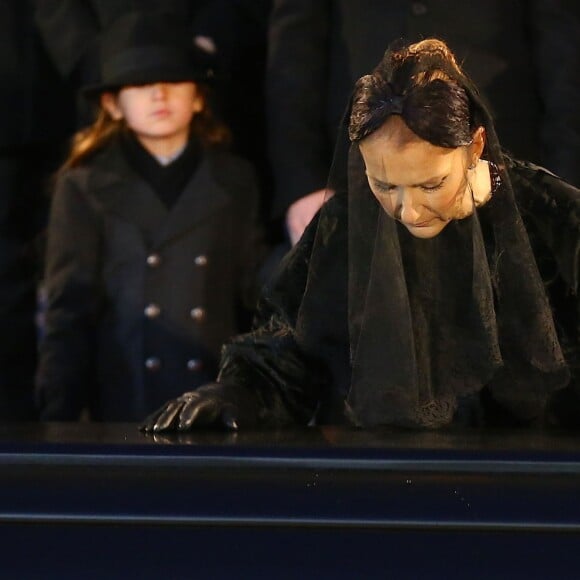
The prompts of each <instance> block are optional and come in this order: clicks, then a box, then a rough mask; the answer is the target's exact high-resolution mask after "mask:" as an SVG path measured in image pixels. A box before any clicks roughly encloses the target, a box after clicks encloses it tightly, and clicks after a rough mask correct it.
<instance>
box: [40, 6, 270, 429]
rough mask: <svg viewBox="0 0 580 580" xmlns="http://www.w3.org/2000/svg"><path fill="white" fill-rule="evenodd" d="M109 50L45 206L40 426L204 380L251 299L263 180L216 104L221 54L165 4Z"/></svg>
mask: <svg viewBox="0 0 580 580" xmlns="http://www.w3.org/2000/svg"><path fill="white" fill-rule="evenodd" d="M102 50H103V58H102V62H103V71H102V72H103V74H102V77H101V80H100V82H99V83H98V84H97V85H93V86H88V87H86V89H85V92H86V94H87V95H89V96H90V97H91V98H96V99H98V101H99V102H100V111H99V114H98V117H97V119H96V121H95V123H94V124H93V125H92V126H90V127H89V128H87V129H86V130H85V131H82V132H80V133H79V134H78V135H77V137H76V140H75V143H74V146H73V150H72V152H71V155H70V157H69V159H68V161H67V162H66V164H65V165H64V167H63V169H62V170H61V172H60V175H59V178H58V182H57V185H56V191H55V194H54V199H53V205H52V208H51V215H50V222H49V231H48V252H47V269H46V278H45V284H46V293H47V310H46V316H45V319H46V322H45V335H44V338H43V341H42V344H41V349H40V364H39V370H38V374H37V401H38V406H39V409H40V416H41V419H43V420H75V419H77V418H78V417H79V415H80V413H81V411H82V410H83V409H88V410H89V413H90V417H91V418H92V419H94V420H102V421H130V420H135V419H137V418H140V417H142V416H143V414H144V413H147V412H150V411H152V410H153V409H154V408H156V407H157V406H158V405H159V404H161V402H162V401H163V400H165V399H166V398H167V397H170V396H172V395H175V394H177V393H178V392H179V389H181V386H182V385H183V384H188V385H190V387H191V388H195V387H196V386H198V385H200V384H203V383H205V382H207V381H208V380H209V379H210V378H211V377H213V376H214V375H215V372H216V367H217V361H218V357H219V349H220V346H221V344H222V343H223V341H224V340H226V339H227V338H228V337H229V336H231V335H233V334H235V333H236V332H239V331H240V329H241V328H243V323H244V320H245V318H246V317H245V313H246V311H247V310H248V309H251V308H252V306H253V305H254V302H255V282H254V280H255V274H256V271H257V267H258V265H259V262H260V260H261V255H262V243H261V240H260V236H261V230H260V227H259V225H258V221H257V209H258V189H257V184H256V179H255V175H254V171H253V169H252V167H251V166H250V165H249V163H248V162H246V161H244V160H242V159H240V158H238V157H235V156H234V155H232V154H230V153H229V152H227V150H226V146H227V143H228V142H229V137H230V135H229V130H228V129H227V127H226V126H225V125H223V124H222V123H221V122H220V121H218V120H217V118H216V117H215V116H214V114H213V112H212V109H211V106H210V100H209V95H210V84H211V81H212V78H213V68H212V64H213V61H212V60H211V59H210V58H208V56H207V54H206V53H204V52H202V51H199V50H196V49H195V48H194V47H193V46H192V44H191V42H190V38H189V35H188V33H187V30H186V29H185V28H184V27H182V25H181V24H180V22H179V21H178V20H177V21H176V19H175V17H174V16H173V15H171V14H168V13H165V12H159V13H156V12H152V13H129V14H127V15H124V16H123V17H121V18H119V19H118V20H117V21H115V22H114V23H113V25H112V26H111V27H110V28H109V29H108V30H107V31H106V33H105V35H104V36H103V41H102Z"/></svg>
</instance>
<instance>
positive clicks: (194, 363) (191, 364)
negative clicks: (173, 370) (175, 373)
mask: <svg viewBox="0 0 580 580" xmlns="http://www.w3.org/2000/svg"><path fill="white" fill-rule="evenodd" d="M202 368H203V361H201V360H199V359H198V358H192V359H190V360H188V361H187V370H188V371H191V372H192V373H195V372H198V371H200V370H201V369H202Z"/></svg>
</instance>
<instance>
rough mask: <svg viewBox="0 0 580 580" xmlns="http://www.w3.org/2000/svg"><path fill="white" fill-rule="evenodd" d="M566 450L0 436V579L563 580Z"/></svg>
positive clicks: (24, 430) (267, 434)
mask: <svg viewBox="0 0 580 580" xmlns="http://www.w3.org/2000/svg"><path fill="white" fill-rule="evenodd" d="M579 441H580V440H579V439H578V436H577V435H576V434H573V433H559V434H557V433H553V434H541V433H535V432H534V433H532V432H525V431H521V432H513V431H512V432H494V433H481V432H435V433H428V432H425V433H417V432H410V431H389V430H377V431H373V432H365V431H356V430H344V429H338V428H323V429H296V430H288V431H263V432H247V433H246V432H242V433H238V434H227V433H219V432H198V433H194V434H190V435H181V436H178V435H176V436H163V437H153V436H149V435H144V434H141V433H140V432H138V430H137V427H136V426H135V425H91V424H83V425H78V424H62V425H57V424H53V425H44V426H43V425H29V426H26V425H15V426H7V425H4V426H2V427H1V428H0V486H1V493H0V537H1V539H2V543H1V546H2V550H3V552H4V553H5V554H6V557H4V559H3V560H2V561H0V572H2V571H4V572H6V573H7V574H8V575H6V574H4V575H2V576H1V577H8V578H10V577H18V578H27V577H41V578H42V577H49V578H50V577H59V578H69V577H70V578H77V577H78V578H80V577H83V578H103V577H104V578H117V577H119V578H126V577H132V576H137V577H141V578H149V577H164V576H166V577H169V578H197V577H199V578H216V577H217V578H221V577H226V576H232V575H235V576H238V577H241V578H254V577H276V578H294V577H296V578H310V577H316V578H327V577H332V578H361V577H364V578H369V577H371V578H374V577H376V578H385V577H389V576H392V577H395V578H423V577H424V578H440V577H441V578H465V577H470V578H503V577H505V578H519V577H522V578H546V577H559V578H565V577H571V578H572V577H575V572H574V573H573V571H574V570H575V568H576V564H575V558H574V554H575V552H576V550H575V548H576V549H577V548H578V547H580V501H579V500H578V498H579V497H580V445H579ZM23 546H27V547H28V548H27V549H28V550H29V553H32V554H34V555H35V557H34V558H32V557H30V558H26V557H25V552H26V549H25V548H24V547H23ZM30 550H31V552H30ZM79 570H82V573H79ZM129 572H130V573H129Z"/></svg>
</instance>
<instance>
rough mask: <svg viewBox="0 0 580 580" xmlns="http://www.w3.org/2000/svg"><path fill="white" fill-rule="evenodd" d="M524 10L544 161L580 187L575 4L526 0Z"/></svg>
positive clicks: (579, 26) (579, 15)
mask: <svg viewBox="0 0 580 580" xmlns="http://www.w3.org/2000/svg"><path fill="white" fill-rule="evenodd" d="M530 5H531V12H530V17H531V31H530V33H531V37H532V39H533V40H532V43H533V46H534V55H533V56H534V59H535V63H536V71H537V76H538V83H539V90H540V96H541V98H542V101H543V103H544V118H543V123H542V127H541V138H542V145H543V149H544V158H545V160H546V165H547V166H548V167H549V168H550V169H551V170H553V171H554V172H555V173H557V174H558V175H560V176H561V177H563V178H564V179H566V181H568V182H570V183H572V184H573V185H575V186H577V187H580V107H578V94H579V93H580V74H579V72H578V71H580V3H578V2H577V1H576V0H531V1H530ZM514 98H515V101H514V102H517V97H515V96H514Z"/></svg>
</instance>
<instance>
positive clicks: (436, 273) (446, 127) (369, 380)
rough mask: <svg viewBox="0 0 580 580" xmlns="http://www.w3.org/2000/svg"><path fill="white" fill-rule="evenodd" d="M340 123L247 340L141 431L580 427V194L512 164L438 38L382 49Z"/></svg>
mask: <svg viewBox="0 0 580 580" xmlns="http://www.w3.org/2000/svg"><path fill="white" fill-rule="evenodd" d="M514 106H517V103H514ZM345 121H346V122H345V127H344V129H345V131H344V132H345V133H346V132H348V138H349V140H350V143H351V144H350V146H349V145H348V142H347V141H346V138H339V143H338V147H337V151H336V154H335V162H334V167H333V169H332V171H331V175H330V180H329V191H334V192H335V193H334V195H333V196H332V197H330V199H328V201H327V202H326V203H325V205H324V206H323V208H322V210H321V212H320V214H319V216H318V219H317V220H316V222H315V223H314V224H312V225H311V226H310V227H309V228H308V229H307V231H306V233H305V235H304V236H303V238H302V239H301V241H300V242H299V244H298V245H297V246H296V248H295V249H294V250H293V251H292V252H291V253H290V254H289V255H288V256H287V258H286V260H285V263H284V264H283V267H282V268H281V270H280V272H279V274H278V276H277V277H276V278H275V279H274V280H273V281H272V283H271V284H270V286H269V288H268V289H267V290H266V292H265V293H264V295H263V297H262V300H261V302H260V305H259V315H258V317H257V322H256V325H255V328H254V330H253V332H252V333H250V334H248V335H245V336H241V337H238V338H237V339H235V340H234V341H233V342H231V343H230V344H229V345H227V346H226V347H225V349H224V352H223V355H222V364H221V371H220V373H219V376H218V379H217V382H216V383H214V384H211V385H207V386H205V387H202V388H201V389H199V390H198V391H197V392H190V393H185V394H184V395H182V396H181V397H179V398H178V399H176V400H173V401H170V402H168V403H167V404H166V405H165V406H164V407H163V408H161V409H160V410H159V412H157V413H156V414H154V415H152V416H151V417H150V418H149V419H148V420H147V421H146V423H145V425H144V429H145V430H146V431H164V430H171V429H179V430H185V429H189V428H191V427H192V426H194V425H204V424H213V423H217V424H221V425H225V426H227V427H230V428H237V427H243V426H244V425H283V424H292V423H302V424H307V423H309V422H312V421H315V422H317V423H344V422H349V423H352V424H355V425H360V426H373V425H400V426H407V427H418V428H435V427H442V426H446V425H450V424H462V425H483V426H485V425H529V426H531V425H540V424H545V423H550V424H552V423H556V424H563V423H566V424H576V422H577V421H578V417H579V415H578V409H579V405H578V394H577V389H578V385H577V378H576V377H577V367H578V355H579V345H578V299H577V289H578V265H579V264H578V256H579V248H580V245H579V243H580V237H579V231H580V221H579V219H578V218H579V216H580V192H579V191H578V190H577V189H576V188H574V187H572V186H571V185H569V184H567V183H565V182H564V181H562V180H561V179H559V178H558V177H556V176H555V175H553V174H551V173H550V172H548V171H546V170H544V169H542V168H540V167H537V166H533V165H531V164H529V163H525V162H520V161H516V160H513V159H510V158H509V157H508V156H507V155H504V154H503V153H502V151H501V149H500V147H499V144H498V141H497V137H496V134H495V131H494V126H493V122H492V120H491V117H490V115H489V113H488V111H487V109H486V107H485V105H484V104H483V103H482V101H481V99H480V97H479V95H478V92H477V89H476V88H475V87H474V86H473V85H472V83H471V82H470V81H469V79H468V78H467V77H466V76H465V74H464V73H463V72H462V71H461V69H460V67H459V66H458V65H457V63H456V61H455V58H454V56H453V54H452V53H451V52H450V50H449V49H448V47H447V46H446V45H445V44H444V43H443V42H441V41H438V40H434V39H429V40H425V41H422V42H419V43H416V44H413V45H410V46H402V47H398V48H393V49H390V50H388V51H387V52H386V54H385V56H384V58H383V60H382V61H381V63H380V64H379V65H378V67H377V68H376V69H375V70H374V71H373V73H372V74H371V75H367V76H364V77H362V78H361V79H360V80H359V81H358V82H357V84H356V86H355V89H354V93H353V96H352V99H351V105H350V108H349V113H348V115H347V116H346V119H345Z"/></svg>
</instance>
